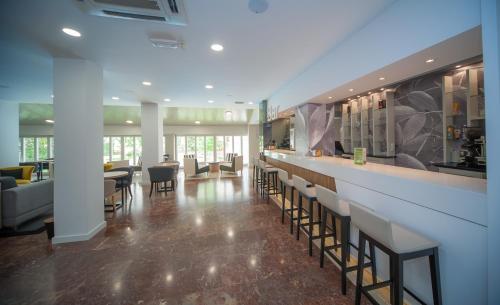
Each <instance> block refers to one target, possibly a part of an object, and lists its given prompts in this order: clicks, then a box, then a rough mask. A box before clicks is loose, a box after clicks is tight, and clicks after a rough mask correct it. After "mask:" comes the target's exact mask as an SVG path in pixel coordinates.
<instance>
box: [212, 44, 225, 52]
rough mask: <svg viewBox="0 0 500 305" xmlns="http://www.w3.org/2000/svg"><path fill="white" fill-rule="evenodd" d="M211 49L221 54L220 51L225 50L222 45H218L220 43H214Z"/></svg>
mask: <svg viewBox="0 0 500 305" xmlns="http://www.w3.org/2000/svg"><path fill="white" fill-rule="evenodd" d="M210 49H212V51H215V52H220V51H222V50H224V46H222V45H221V44H218V43H214V44H212V45H211V46H210Z"/></svg>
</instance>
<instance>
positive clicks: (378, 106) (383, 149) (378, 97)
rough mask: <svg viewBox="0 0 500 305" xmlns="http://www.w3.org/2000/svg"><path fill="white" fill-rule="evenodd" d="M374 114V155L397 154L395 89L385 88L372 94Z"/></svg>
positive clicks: (386, 155)
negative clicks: (395, 140) (395, 141)
mask: <svg viewBox="0 0 500 305" xmlns="http://www.w3.org/2000/svg"><path fill="white" fill-rule="evenodd" d="M370 98H371V103H372V113H373V114H372V115H373V122H372V123H373V125H372V126H373V155H374V156H380V157H382V156H384V157H391V156H394V155H395V150H396V147H395V144H394V129H395V123H394V91H393V90H385V91H383V92H380V93H374V94H372V95H371V96H370Z"/></svg>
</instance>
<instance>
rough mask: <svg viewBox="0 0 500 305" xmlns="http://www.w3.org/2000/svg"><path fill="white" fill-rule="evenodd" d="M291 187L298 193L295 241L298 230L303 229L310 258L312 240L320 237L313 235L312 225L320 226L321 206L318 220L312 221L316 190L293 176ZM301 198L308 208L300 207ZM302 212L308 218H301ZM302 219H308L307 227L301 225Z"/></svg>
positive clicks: (298, 233)
mask: <svg viewBox="0 0 500 305" xmlns="http://www.w3.org/2000/svg"><path fill="white" fill-rule="evenodd" d="M292 179H293V185H294V187H295V189H296V190H297V191H298V192H299V204H298V215H297V236H296V238H297V240H299V236H300V228H303V229H304V231H305V232H306V235H307V237H308V239H309V256H312V243H313V240H314V239H318V238H320V237H321V236H320V235H314V225H317V224H321V221H320V219H321V208H320V207H321V206H320V204H319V203H317V204H318V220H317V221H313V218H314V215H313V214H314V207H313V203H314V201H316V188H315V187H314V186H312V184H311V183H309V182H308V181H306V180H305V179H303V178H301V177H299V176H296V175H293V176H292ZM302 197H305V198H306V199H307V202H308V208H307V209H304V208H303V207H302ZM303 210H306V212H307V215H308V216H302V213H303ZM302 219H308V223H307V225H305V224H301V221H302Z"/></svg>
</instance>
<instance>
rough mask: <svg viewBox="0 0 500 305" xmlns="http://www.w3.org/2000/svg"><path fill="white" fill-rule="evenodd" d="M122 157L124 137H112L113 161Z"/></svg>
mask: <svg viewBox="0 0 500 305" xmlns="http://www.w3.org/2000/svg"><path fill="white" fill-rule="evenodd" d="M120 160H123V158H122V138H121V137H111V161H120Z"/></svg>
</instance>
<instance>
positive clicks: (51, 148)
mask: <svg viewBox="0 0 500 305" xmlns="http://www.w3.org/2000/svg"><path fill="white" fill-rule="evenodd" d="M49 158H54V137H50V138H49Z"/></svg>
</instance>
